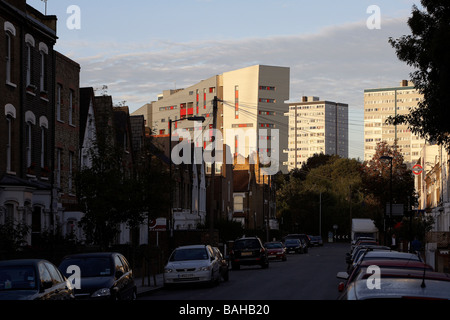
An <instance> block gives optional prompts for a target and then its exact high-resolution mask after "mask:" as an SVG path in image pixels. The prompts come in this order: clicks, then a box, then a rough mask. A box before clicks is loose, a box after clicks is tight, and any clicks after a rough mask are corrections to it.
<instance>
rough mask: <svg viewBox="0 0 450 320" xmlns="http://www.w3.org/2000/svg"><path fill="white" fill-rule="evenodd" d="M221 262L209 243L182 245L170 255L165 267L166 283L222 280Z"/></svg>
mask: <svg viewBox="0 0 450 320" xmlns="http://www.w3.org/2000/svg"><path fill="white" fill-rule="evenodd" d="M220 264H221V262H220V261H219V260H218V259H217V256H216V254H215V253H214V251H213V248H212V247H211V246H209V245H191V246H182V247H178V248H177V249H175V250H174V251H173V252H172V254H171V255H170V258H169V261H168V263H167V265H166V267H165V268H164V285H165V286H167V285H171V284H179V283H196V282H204V283H211V284H215V283H218V282H219V281H220V277H221V274H220Z"/></svg>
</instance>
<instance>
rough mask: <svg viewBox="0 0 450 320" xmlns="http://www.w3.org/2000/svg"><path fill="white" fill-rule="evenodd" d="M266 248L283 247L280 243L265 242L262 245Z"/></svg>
mask: <svg viewBox="0 0 450 320" xmlns="http://www.w3.org/2000/svg"><path fill="white" fill-rule="evenodd" d="M264 246H265V247H266V248H267V249H279V248H283V245H282V244H281V243H266V244H265V245H264Z"/></svg>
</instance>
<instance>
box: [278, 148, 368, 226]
mask: <svg viewBox="0 0 450 320" xmlns="http://www.w3.org/2000/svg"><path fill="white" fill-rule="evenodd" d="M360 172H361V163H360V162H358V161H357V160H354V159H353V160H350V159H345V158H340V157H338V156H325V155H323V154H322V155H319V154H317V155H315V156H313V157H311V158H310V159H308V162H307V164H306V165H305V166H303V167H302V169H298V170H292V171H291V172H290V174H289V179H285V180H284V181H283V182H282V185H281V186H280V188H279V189H278V190H277V212H278V217H279V218H283V225H284V227H285V229H289V230H287V231H288V232H306V233H318V232H322V233H323V232H326V231H327V230H332V226H333V224H338V225H339V226H340V227H341V228H340V230H341V231H342V232H343V233H345V232H347V231H348V232H349V231H350V215H351V212H354V214H355V215H358V214H359V213H360V212H361V211H362V210H363V207H362V200H363V196H362V195H361V192H360V190H361V177H360ZM319 219H320V220H319ZM319 226H321V230H319ZM286 227H287V228H286Z"/></svg>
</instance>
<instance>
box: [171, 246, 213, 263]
mask: <svg viewBox="0 0 450 320" xmlns="http://www.w3.org/2000/svg"><path fill="white" fill-rule="evenodd" d="M207 259H208V252H206V248H189V249H177V250H175V251H174V252H173V253H172V255H171V256H170V260H169V261H186V260H207Z"/></svg>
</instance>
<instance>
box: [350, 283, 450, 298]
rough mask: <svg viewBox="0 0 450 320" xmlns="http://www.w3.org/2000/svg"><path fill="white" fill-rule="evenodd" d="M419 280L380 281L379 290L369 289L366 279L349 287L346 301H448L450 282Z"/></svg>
mask: <svg viewBox="0 0 450 320" xmlns="http://www.w3.org/2000/svg"><path fill="white" fill-rule="evenodd" d="M422 282H423V281H422V279H421V278H410V279H404V278H403V279H402V278H385V279H381V282H380V288H379V289H376V290H374V289H370V288H369V286H368V285H367V279H361V280H357V281H355V282H353V283H352V284H350V285H349V288H348V290H347V296H346V298H347V299H348V300H368V299H399V298H404V299H405V298H406V299H408V298H410V299H445V300H450V281H447V280H436V279H425V282H424V283H425V286H422Z"/></svg>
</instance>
